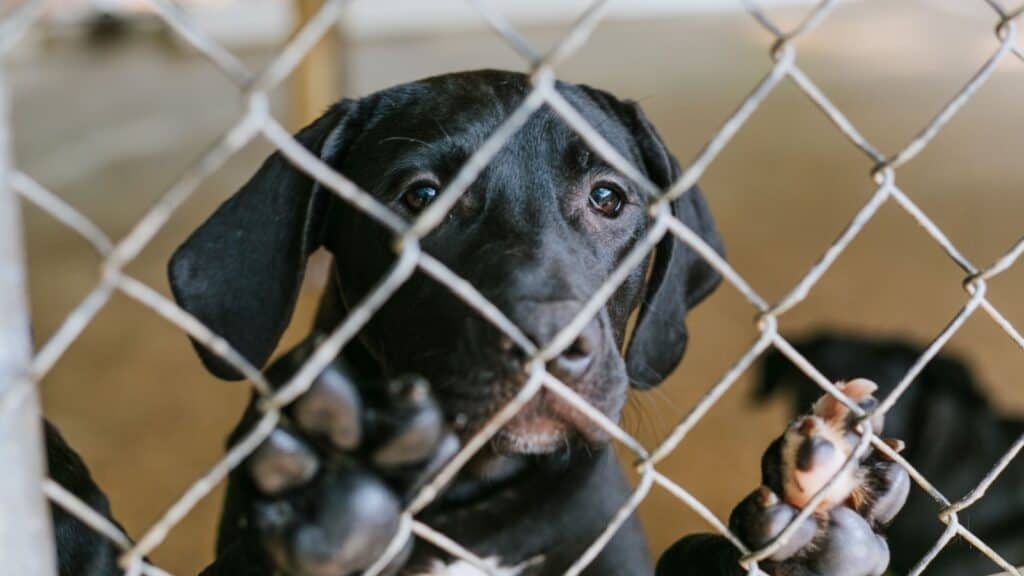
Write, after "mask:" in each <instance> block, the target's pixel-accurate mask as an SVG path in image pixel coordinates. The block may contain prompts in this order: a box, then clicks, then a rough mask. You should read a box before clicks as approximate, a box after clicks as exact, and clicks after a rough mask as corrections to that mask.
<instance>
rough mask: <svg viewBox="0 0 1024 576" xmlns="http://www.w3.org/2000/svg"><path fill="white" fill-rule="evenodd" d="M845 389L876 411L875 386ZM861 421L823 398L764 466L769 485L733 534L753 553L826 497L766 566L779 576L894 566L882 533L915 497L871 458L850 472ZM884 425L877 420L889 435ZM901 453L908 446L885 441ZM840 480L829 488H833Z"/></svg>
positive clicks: (901, 477) (871, 573) (902, 475)
mask: <svg viewBox="0 0 1024 576" xmlns="http://www.w3.org/2000/svg"><path fill="white" fill-rule="evenodd" d="M838 387H839V388H840V389H841V390H842V391H843V392H844V393H845V394H846V395H847V396H848V397H849V398H850V399H851V400H853V401H854V402H856V403H857V404H858V405H859V406H860V407H862V408H863V409H865V410H866V411H869V410H871V409H873V408H874V407H875V406H876V405H877V403H878V402H877V400H876V399H875V398H874V397H873V396H872V393H873V392H874V391H875V389H876V386H875V385H874V383H872V382H870V381H867V380H853V381H850V382H847V383H843V384H839V385H838ZM855 425H856V418H855V417H854V415H853V414H852V413H851V411H850V410H849V409H848V408H847V407H846V406H845V405H843V404H842V403H841V402H839V401H838V400H836V399H835V398H833V397H831V396H824V397H822V398H821V399H820V400H818V402H816V403H815V405H814V408H813V410H812V412H811V413H810V414H807V415H805V416H802V417H800V418H797V419H796V420H795V421H794V422H793V423H792V424H791V425H790V426H789V427H788V428H787V430H786V432H785V433H784V434H783V435H782V436H781V437H780V438H778V439H777V440H776V441H775V442H773V443H772V445H771V446H770V447H769V448H768V450H767V452H766V453H765V456H764V458H763V459H762V464H761V466H762V483H763V484H762V486H761V487H760V488H758V489H757V490H755V491H754V492H753V493H752V494H750V495H749V496H748V497H747V498H745V499H744V500H743V501H742V502H741V503H740V504H739V505H738V506H737V507H736V509H735V510H733V513H732V516H731V518H730V527H731V528H732V530H733V531H735V533H736V534H737V535H738V536H739V537H740V538H741V539H742V540H743V541H744V543H745V544H746V545H747V546H749V547H750V548H752V549H757V548H762V547H764V546H765V545H767V544H769V543H770V542H772V541H773V540H774V539H775V538H776V537H777V536H778V535H779V534H780V533H781V532H782V531H783V530H784V529H785V528H786V526H788V525H789V524H790V522H791V521H792V520H793V519H794V518H796V516H797V515H798V514H799V512H800V511H801V509H803V508H804V507H805V506H807V505H808V503H809V502H810V500H811V499H812V498H813V497H814V496H815V494H817V493H818V492H819V491H820V490H825V492H824V498H823V499H822V500H821V502H820V503H819V504H818V505H817V506H816V507H815V510H814V512H813V513H812V514H811V515H810V516H809V517H807V519H805V520H804V521H803V522H802V523H801V524H800V525H799V526H798V527H797V528H796V529H795V531H794V532H793V533H792V534H791V535H790V537H789V539H788V540H787V541H786V543H785V544H784V545H782V546H781V547H779V548H778V549H777V550H776V551H775V553H774V554H772V556H771V557H770V558H769V562H767V563H766V564H767V569H768V571H769V572H771V573H773V574H780V575H783V574H785V575H788V574H805V573H811V574H816V575H820V576H878V575H880V574H882V573H884V572H885V569H886V567H887V566H888V564H889V548H888V545H887V544H886V541H885V539H884V538H883V537H882V536H881V535H880V534H879V533H878V532H879V531H880V530H881V529H882V528H883V527H884V526H885V525H886V524H888V523H889V522H890V521H891V520H892V519H893V517H895V515H896V514H897V513H898V512H899V510H900V509H901V508H902V507H903V505H904V503H905V502H906V499H907V494H908V493H909V490H910V480H909V477H908V476H907V473H906V471H905V470H904V469H903V468H902V467H901V466H899V465H897V464H896V463H894V462H892V461H890V460H888V459H887V458H885V457H884V455H882V454H881V453H878V452H873V451H869V452H868V453H867V455H866V456H863V457H861V458H860V459H859V461H858V462H857V463H856V466H854V467H853V468H852V470H850V471H844V470H843V468H844V464H845V462H846V461H847V460H848V459H849V458H850V456H851V454H854V452H855V448H856V446H857V443H858V441H859V439H860V436H859V434H857V433H856V431H855V430H854V428H855ZM883 425H884V422H882V420H881V419H880V418H878V419H876V420H874V421H872V428H873V430H874V431H875V432H876V433H880V432H881V431H882V428H883ZM886 442H887V443H889V444H890V445H891V446H893V447H895V448H896V449H897V450H899V449H900V448H901V443H900V442H899V441H896V440H886ZM833 477H835V478H836V480H835V482H833V483H832V484H831V485H829V481H830V480H832V479H833Z"/></svg>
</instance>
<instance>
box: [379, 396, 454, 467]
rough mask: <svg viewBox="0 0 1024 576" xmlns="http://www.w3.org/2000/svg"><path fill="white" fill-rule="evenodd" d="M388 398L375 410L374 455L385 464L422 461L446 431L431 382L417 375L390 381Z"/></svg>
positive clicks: (431, 453) (381, 463)
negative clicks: (433, 394) (430, 385)
mask: <svg viewBox="0 0 1024 576" xmlns="http://www.w3.org/2000/svg"><path fill="white" fill-rule="evenodd" d="M387 392H388V400H389V401H388V402H387V404H386V405H385V406H383V407H381V408H379V409H377V410H373V411H371V412H370V413H369V415H370V422H371V424H370V426H371V428H372V430H373V436H374V438H373V440H372V445H371V450H370V459H371V461H372V462H373V464H374V465H376V466H379V467H382V468H397V467H405V466H410V465H415V464H420V463H423V462H425V461H426V460H427V459H429V458H430V457H431V456H432V455H433V454H434V453H435V452H436V451H437V447H438V444H439V443H440V442H441V440H442V435H443V434H444V431H445V426H444V414H443V413H442V412H441V408H440V407H439V406H438V405H437V402H435V401H434V398H433V396H432V395H431V394H430V387H429V385H428V384H427V382H426V381H425V380H424V379H422V378H419V377H416V376H407V377H402V378H398V379H395V380H392V381H391V382H389V383H388V384H387Z"/></svg>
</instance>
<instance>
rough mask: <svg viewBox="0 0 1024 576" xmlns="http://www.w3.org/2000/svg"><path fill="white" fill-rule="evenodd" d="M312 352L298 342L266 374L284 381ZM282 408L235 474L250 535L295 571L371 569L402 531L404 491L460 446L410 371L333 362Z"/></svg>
mask: <svg viewBox="0 0 1024 576" xmlns="http://www.w3.org/2000/svg"><path fill="white" fill-rule="evenodd" d="M311 351H312V343H306V344H303V345H301V346H299V347H298V348H296V349H295V350H293V351H292V352H291V353H289V354H288V355H286V356H285V357H283V358H282V359H281V360H279V361H277V362H275V364H274V365H273V366H272V367H271V368H270V369H269V370H268V371H267V376H268V379H270V381H271V382H272V383H274V384H276V385H280V384H281V383H283V382H285V381H287V379H288V378H290V377H291V375H292V374H294V372H295V371H296V370H297V369H298V368H299V367H300V366H301V364H302V362H303V361H304V360H305V359H306V357H308V355H309V353H311ZM284 413H285V416H284V418H283V420H282V423H281V424H280V425H279V426H278V428H277V429H275V430H274V431H273V433H271V435H270V436H269V437H268V438H267V439H266V440H265V441H264V442H263V444H261V445H260V447H259V448H257V450H256V451H255V452H253V454H252V455H251V456H250V457H249V458H248V459H247V460H246V461H245V463H244V464H243V467H242V471H241V473H242V475H243V476H244V478H243V481H246V482H248V483H249V484H250V487H251V489H252V491H253V494H254V497H253V498H252V500H251V505H250V506H249V509H248V510H247V511H246V514H247V516H248V518H247V522H246V523H247V526H248V529H249V530H248V534H249V539H250V542H252V545H254V546H256V547H258V548H259V552H260V553H261V554H262V555H263V556H264V557H265V559H266V561H268V562H269V563H270V564H272V565H273V567H274V568H275V569H277V570H280V571H282V572H284V573H287V574H290V575H293V576H343V575H346V574H356V573H359V572H361V571H363V570H365V569H366V568H368V567H369V566H371V565H372V564H373V563H374V562H375V561H376V560H377V559H378V558H379V557H380V556H381V555H382V554H384V553H385V550H386V548H387V546H388V545H389V543H390V542H391V541H392V539H393V537H394V536H395V534H396V533H397V531H398V530H399V526H400V515H401V510H402V506H403V504H404V499H405V498H406V496H407V495H409V494H411V493H412V491H413V490H414V489H415V488H416V487H417V486H418V485H420V484H421V483H422V482H423V481H425V480H426V479H427V478H429V477H430V476H431V475H432V474H433V473H434V472H436V470H437V469H438V468H440V466H441V465H443V463H444V462H445V461H447V460H448V458H450V457H451V456H452V455H453V454H454V453H455V451H457V449H458V441H457V440H456V439H455V436H454V435H452V434H451V433H450V432H449V431H447V429H446V427H445V424H444V419H443V415H442V413H441V410H440V409H439V407H438V406H437V404H436V403H435V401H434V399H433V397H432V396H431V394H430V390H429V387H428V384H427V382H426V381H424V380H423V379H421V378H417V377H403V378H398V379H395V380H391V381H388V382H364V381H360V380H359V379H358V378H354V377H353V376H352V375H351V374H350V373H349V372H347V371H346V370H345V369H344V367H343V366H341V365H338V364H332V365H331V366H329V367H328V368H327V369H326V370H324V372H323V373H322V374H320V376H319V377H317V378H316V380H315V381H314V382H313V384H312V386H311V387H310V388H309V390H308V391H307V392H306V393H305V394H303V395H302V396H300V397H299V398H298V399H296V400H295V402H293V403H292V404H291V405H290V406H288V407H287V408H286V409H285V411H284ZM400 563H401V559H399V560H397V561H396V566H397V564H400Z"/></svg>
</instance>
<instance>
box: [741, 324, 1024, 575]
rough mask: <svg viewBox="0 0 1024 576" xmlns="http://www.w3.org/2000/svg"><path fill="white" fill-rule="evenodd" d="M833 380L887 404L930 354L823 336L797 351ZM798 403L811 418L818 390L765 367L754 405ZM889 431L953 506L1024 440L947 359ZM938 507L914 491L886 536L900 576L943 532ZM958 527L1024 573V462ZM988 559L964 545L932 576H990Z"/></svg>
mask: <svg viewBox="0 0 1024 576" xmlns="http://www.w3.org/2000/svg"><path fill="white" fill-rule="evenodd" d="M795 346H796V348H797V349H798V350H799V351H800V353H801V354H803V355H804V356H805V357H806V358H807V359H808V360H809V361H810V362H811V363H812V364H813V365H814V366H816V367H817V368H818V369H820V370H821V371H822V373H823V374H824V375H825V376H826V377H828V378H830V379H836V380H841V379H845V378H852V377H854V376H862V377H866V378H870V379H872V380H874V381H875V382H877V383H878V384H879V386H880V391H879V393H880V395H881V396H886V395H888V394H889V392H891V391H892V389H893V387H894V386H896V384H898V383H899V382H900V380H902V378H903V377H904V376H905V375H906V374H907V372H909V370H910V367H911V366H912V365H913V364H914V362H915V361H916V360H917V358H918V357H919V356H920V355H921V353H922V352H923V351H924V348H923V347H917V346H914V345H912V344H909V343H907V342H905V341H903V340H899V339H877V338H867V337H856V336H852V335H843V334H830V333H825V334H820V335H817V336H815V337H812V338H810V339H808V340H805V341H802V342H798V343H795ZM777 393H778V394H785V395H788V396H790V397H791V398H792V400H793V413H794V414H799V413H802V412H803V411H805V410H806V409H807V407H808V406H810V404H811V403H812V402H814V400H815V398H816V397H817V396H818V395H819V394H820V388H819V387H818V386H817V385H815V384H814V383H813V382H812V381H811V380H810V379H809V378H807V377H806V376H805V375H804V374H803V372H801V371H799V370H798V369H797V368H796V367H795V366H794V365H793V363H792V362H790V361H789V360H788V359H787V358H785V357H784V356H782V355H781V354H780V353H778V352H775V353H772V354H770V355H769V356H768V357H767V358H766V359H765V362H764V363H763V364H762V374H761V382H760V387H759V389H758V394H757V399H758V402H761V401H764V400H766V399H767V398H768V397H769V396H771V395H773V394H777ZM886 432H887V433H888V434H890V435H893V436H896V437H900V438H905V439H906V440H907V449H906V451H905V452H904V453H903V456H905V457H906V458H907V460H908V461H909V462H910V463H911V464H913V465H914V467H915V468H917V469H918V470H919V471H920V472H921V473H922V474H924V475H925V477H927V478H928V479H929V480H930V481H931V482H932V483H933V484H934V485H935V487H936V488H938V489H939V490H940V491H941V492H942V493H943V494H945V495H946V496H947V497H949V498H950V499H952V500H956V499H958V498H960V497H962V496H964V495H966V494H967V493H968V492H969V491H970V490H971V489H972V488H973V487H974V486H975V485H976V484H977V483H978V482H979V481H980V480H981V479H982V478H983V477H984V476H985V474H986V473H988V471H989V470H990V469H991V468H992V466H994V465H995V463H996V462H997V461H998V460H999V458H1000V457H1001V456H1002V455H1003V454H1004V453H1005V452H1006V451H1007V450H1008V449H1009V448H1010V446H1011V445H1012V444H1013V443H1014V441H1016V440H1017V439H1018V438H1020V436H1021V434H1024V421H1021V420H1019V419H1017V420H1014V419H1010V418H1007V417H1003V416H1000V415H999V414H998V413H997V412H996V411H995V410H994V409H993V407H992V406H991V404H990V403H989V402H988V400H986V398H985V396H984V395H983V394H982V392H981V390H980V389H979V387H978V385H977V384H976V379H975V378H974V376H973V375H972V374H971V371H970V369H969V368H968V367H967V365H966V364H965V363H964V362H963V361H961V360H960V359H959V358H957V357H956V356H954V355H953V354H950V353H945V352H944V353H942V354H939V355H938V356H937V357H935V358H934V359H933V360H932V361H931V362H929V363H928V364H927V365H926V366H925V368H924V370H923V371H922V372H921V375H920V376H919V377H918V378H917V379H916V380H914V382H913V383H912V384H911V385H910V387H909V388H908V389H907V391H906V392H905V393H904V394H903V396H902V397H901V399H900V401H899V402H897V403H896V404H895V405H894V406H893V408H892V410H890V411H889V413H888V414H887V415H886ZM938 512H939V507H938V505H937V504H936V503H935V501H934V500H932V498H931V497H930V496H928V495H927V494H926V493H925V492H924V491H923V490H914V491H913V493H912V495H911V496H910V498H909V500H908V501H907V505H906V508H905V509H904V510H903V513H902V514H901V515H900V516H899V517H898V518H897V519H896V520H895V521H894V522H893V524H892V526H891V527H890V528H889V530H888V536H889V540H890V542H891V543H892V549H893V555H892V565H891V568H892V569H893V570H894V571H895V572H896V573H906V572H907V571H909V570H910V569H911V568H912V567H913V566H914V565H915V564H916V563H917V562H918V561H920V560H921V558H922V557H923V556H924V555H925V553H926V552H927V551H928V550H929V549H930V548H931V547H932V546H933V545H934V544H935V542H936V540H938V538H939V535H940V534H941V532H942V529H943V528H944V525H942V524H940V523H939V521H938ZM960 521H961V522H962V523H964V525H965V526H968V527H969V528H970V529H971V531H972V532H974V533H975V534H976V535H977V536H978V537H980V538H981V539H982V540H984V541H985V542H987V543H988V544H989V545H990V546H992V548H993V549H994V550H996V551H997V552H999V553H1000V554H1001V555H1002V556H1003V557H1004V558H1006V559H1007V560H1008V561H1010V562H1012V563H1014V564H1015V565H1019V564H1024V460H1022V459H1021V458H1017V459H1015V460H1014V461H1012V462H1011V463H1010V465H1009V467H1008V468H1007V469H1006V470H1005V471H1004V472H1003V474H1002V475H1001V476H1000V478H999V480H997V481H996V482H995V484H993V485H992V487H991V489H990V490H989V491H988V493H987V494H986V496H985V497H984V498H982V499H981V500H979V501H978V502H976V503H975V504H973V505H972V506H971V507H970V508H968V509H967V510H965V511H963V512H961V514H960ZM994 569H995V567H994V565H993V564H992V562H991V560H989V559H988V558H986V557H984V556H982V555H981V554H980V553H978V552H977V551H975V550H972V549H971V548H970V547H969V546H968V545H967V544H966V543H964V542H961V541H957V542H955V543H953V544H951V545H950V546H949V547H948V548H947V550H946V551H945V552H943V553H942V554H941V555H940V556H939V557H938V558H937V559H936V560H935V561H934V563H933V564H932V565H931V567H929V569H928V573H929V574H940V575H947V574H948V575H954V574H958V575H959V574H987V573H989V572H992V571H993V570H994Z"/></svg>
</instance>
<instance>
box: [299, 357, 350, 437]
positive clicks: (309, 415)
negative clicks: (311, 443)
mask: <svg viewBox="0 0 1024 576" xmlns="http://www.w3.org/2000/svg"><path fill="white" fill-rule="evenodd" d="M362 411H363V402H362V399H361V398H360V396H359V392H358V391H357V390H356V386H355V384H354V383H353V382H352V380H350V379H349V378H348V377H347V376H346V375H345V373H344V372H342V371H341V370H338V369H336V368H335V367H333V366H330V367H328V368H327V369H326V370H324V372H323V373H322V374H321V375H320V376H318V377H317V379H316V380H315V381H314V382H313V384H312V386H310V389H309V390H308V391H307V392H306V393H305V394H303V395H302V396H300V397H299V398H298V399H297V400H296V401H295V403H294V404H292V406H291V407H290V413H291V416H292V418H293V419H294V420H295V423H296V425H297V426H298V427H299V428H300V429H301V430H302V431H303V432H304V433H305V434H307V435H310V436H313V437H318V438H323V439H325V440H327V441H328V442H330V443H331V445H333V446H334V447H335V448H337V449H339V450H353V449H355V448H356V447H358V446H359V443H360V442H361V441H362V436H363V434H362V431H363V425H362V416H361V415H362Z"/></svg>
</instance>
